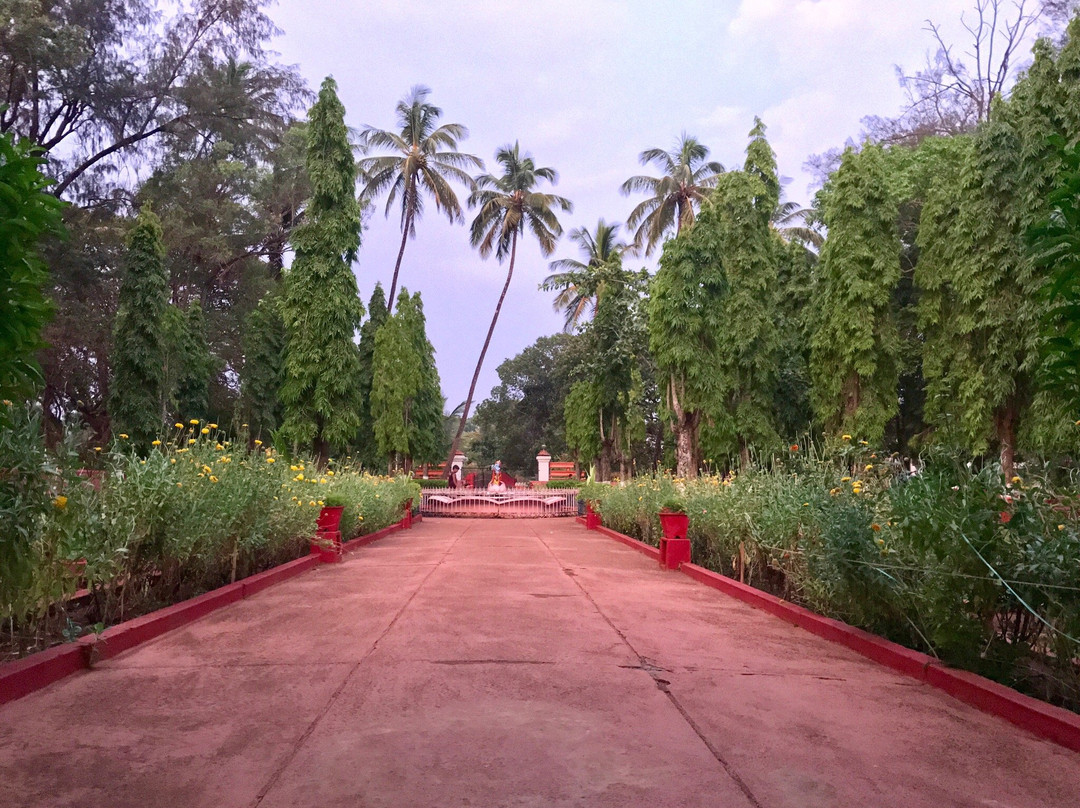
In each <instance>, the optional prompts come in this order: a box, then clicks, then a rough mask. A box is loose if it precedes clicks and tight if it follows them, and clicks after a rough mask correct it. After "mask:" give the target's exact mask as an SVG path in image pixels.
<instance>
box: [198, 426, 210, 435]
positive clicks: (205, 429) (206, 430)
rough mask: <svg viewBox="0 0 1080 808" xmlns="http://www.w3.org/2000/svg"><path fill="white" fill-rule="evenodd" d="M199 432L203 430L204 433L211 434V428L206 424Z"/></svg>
mask: <svg viewBox="0 0 1080 808" xmlns="http://www.w3.org/2000/svg"><path fill="white" fill-rule="evenodd" d="M199 432H201V433H202V434H204V435H209V434H210V430H209V429H207V428H206V427H205V426H204V427H203V428H202V429H200V430H199Z"/></svg>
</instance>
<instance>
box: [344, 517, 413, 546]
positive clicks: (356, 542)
mask: <svg viewBox="0 0 1080 808" xmlns="http://www.w3.org/2000/svg"><path fill="white" fill-rule="evenodd" d="M415 521H416V520H415V519H414V520H413V522H415ZM404 529H405V528H404V526H403V525H402V523H401V522H396V523H395V524H392V525H390V526H389V527H384V528H382V529H381V530H376V531H375V532H374V533H368V534H367V535H366V536H357V537H356V538H355V539H350V540H349V541H347V542H345V543H344V544H343V545H341V549H342V550H344V551H345V552H346V553H348V552H352V551H353V550H357V549H359V548H361V547H363V546H364V545H366V544H371V543H372V542H375V541H378V540H379V539H381V538H383V537H384V536H389V535H390V534H391V533H396V532H397V531H399V530H404Z"/></svg>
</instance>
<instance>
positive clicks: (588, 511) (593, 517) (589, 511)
mask: <svg viewBox="0 0 1080 808" xmlns="http://www.w3.org/2000/svg"><path fill="white" fill-rule="evenodd" d="M601 522H602V520H601V518H600V514H598V513H597V512H596V511H594V510H593V504H592V502H591V501H589V500H586V501H585V529H586V530H596V529H597V528H598V527H600V525H601Z"/></svg>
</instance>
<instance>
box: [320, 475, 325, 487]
mask: <svg viewBox="0 0 1080 808" xmlns="http://www.w3.org/2000/svg"><path fill="white" fill-rule="evenodd" d="M319 485H326V478H325V477H320V478H319Z"/></svg>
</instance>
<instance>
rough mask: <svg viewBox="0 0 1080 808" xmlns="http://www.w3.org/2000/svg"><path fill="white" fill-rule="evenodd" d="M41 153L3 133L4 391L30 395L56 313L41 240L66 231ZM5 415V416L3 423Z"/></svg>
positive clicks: (0, 391) (0, 280)
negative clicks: (48, 295)
mask: <svg viewBox="0 0 1080 808" xmlns="http://www.w3.org/2000/svg"><path fill="white" fill-rule="evenodd" d="M41 163H42V160H41V158H40V157H39V156H38V155H37V154H36V153H34V151H33V150H32V149H30V148H29V147H28V145H27V144H23V143H16V142H15V140H14V138H12V137H11V135H0V397H5V398H6V397H11V398H23V397H28V396H29V395H30V393H31V392H32V391H33V389H34V388H35V387H36V386H37V385H38V383H39V382H40V380H41V371H40V368H39V366H38V364H37V362H35V361H34V352H35V351H36V350H38V349H39V348H41V347H43V343H42V341H41V329H42V327H43V326H44V325H45V323H46V322H47V321H48V319H49V317H50V315H51V307H50V306H49V303H48V302H47V301H46V299H45V297H44V296H43V295H42V287H43V286H44V285H45V283H46V281H47V278H48V276H47V274H46V271H45V266H44V264H43V262H42V259H41V255H40V252H39V242H40V241H41V240H42V239H43V238H44V237H45V236H47V235H50V234H54V235H55V234H58V233H60V232H61V215H60V208H61V205H60V203H59V202H57V200H56V199H54V198H53V197H52V196H50V195H49V194H48V193H46V191H45V189H46V188H47V187H48V186H49V185H50V181H49V180H48V179H46V178H45V176H44V175H42V173H41V171H40V169H39V166H40V165H41ZM2 423H3V417H2V416H0V424H2Z"/></svg>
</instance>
